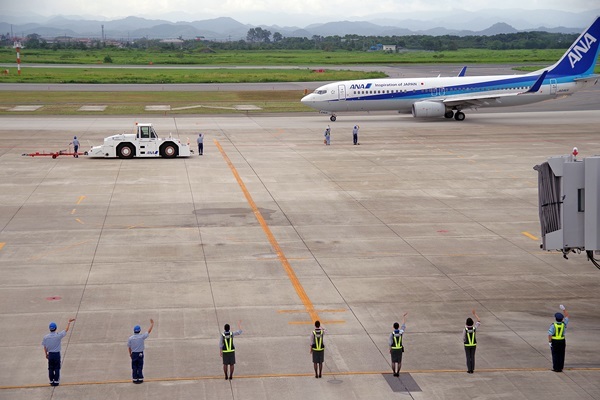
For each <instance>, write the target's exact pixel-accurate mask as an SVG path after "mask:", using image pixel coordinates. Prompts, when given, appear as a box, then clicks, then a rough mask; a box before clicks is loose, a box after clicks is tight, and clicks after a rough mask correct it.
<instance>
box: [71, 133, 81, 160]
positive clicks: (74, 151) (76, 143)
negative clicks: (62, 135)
mask: <svg viewBox="0 0 600 400" xmlns="http://www.w3.org/2000/svg"><path fill="white" fill-rule="evenodd" d="M70 144H72V145H73V157H75V158H79V154H77V151H78V150H79V140H77V136H75V137H74V138H73V141H72V142H71V143H70Z"/></svg>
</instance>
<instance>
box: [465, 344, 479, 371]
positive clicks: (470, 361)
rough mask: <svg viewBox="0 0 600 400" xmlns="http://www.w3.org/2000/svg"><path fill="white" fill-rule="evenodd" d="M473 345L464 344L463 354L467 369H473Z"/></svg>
mask: <svg viewBox="0 0 600 400" xmlns="http://www.w3.org/2000/svg"><path fill="white" fill-rule="evenodd" d="M475 349H477V347H475V346H465V354H466V356H467V371H468V372H473V371H475Z"/></svg>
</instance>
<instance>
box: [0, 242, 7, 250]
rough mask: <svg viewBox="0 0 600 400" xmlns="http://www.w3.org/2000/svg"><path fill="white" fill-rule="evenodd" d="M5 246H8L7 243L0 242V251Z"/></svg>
mask: <svg viewBox="0 0 600 400" xmlns="http://www.w3.org/2000/svg"><path fill="white" fill-rule="evenodd" d="M5 244H6V242H0V250H2V248H3V247H4V245H5Z"/></svg>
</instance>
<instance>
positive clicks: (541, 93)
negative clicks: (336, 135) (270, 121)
mask: <svg viewBox="0 0 600 400" xmlns="http://www.w3.org/2000/svg"><path fill="white" fill-rule="evenodd" d="M537 78H538V76H535V75H531V74H527V75H497V76H480V77H445V78H402V79H365V80H356V81H342V82H335V83H330V84H327V85H324V86H321V87H319V88H318V89H316V90H315V91H314V92H313V93H310V94H308V95H306V96H305V97H304V98H303V99H302V103H303V104H305V105H307V106H310V107H312V108H314V109H316V110H318V111H321V112H325V113H335V112H341V111H378V110H396V111H398V112H406V113H409V112H411V110H412V107H413V104H414V103H417V102H421V101H435V102H443V103H444V104H445V105H446V107H447V108H449V109H452V108H453V107H454V108H455V109H459V110H460V109H466V108H479V107H502V106H518V105H524V104H531V103H536V102H540V101H544V100H549V99H554V98H557V97H561V96H566V95H571V94H573V93H574V92H576V91H577V90H580V89H581V88H582V87H584V86H585V84H584V83H583V82H580V83H577V82H575V81H573V79H569V80H566V81H562V82H560V81H559V80H557V79H547V80H545V81H544V82H543V84H542V86H541V87H540V89H539V90H538V91H537V92H535V93H524V92H526V91H527V90H529V88H530V87H531V86H532V85H533V84H534V83H535V81H536V79H537ZM518 93H521V95H515V94H518ZM478 96H481V99H480V100H479V99H477V97H478ZM490 98H491V99H490ZM453 103H456V105H453ZM457 106H458V107H457Z"/></svg>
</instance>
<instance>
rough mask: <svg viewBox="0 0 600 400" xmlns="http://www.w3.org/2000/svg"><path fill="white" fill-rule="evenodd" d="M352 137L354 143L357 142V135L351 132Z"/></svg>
mask: <svg viewBox="0 0 600 400" xmlns="http://www.w3.org/2000/svg"><path fill="white" fill-rule="evenodd" d="M352 139H353V140H354V144H356V143H358V135H355V134H352Z"/></svg>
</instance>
